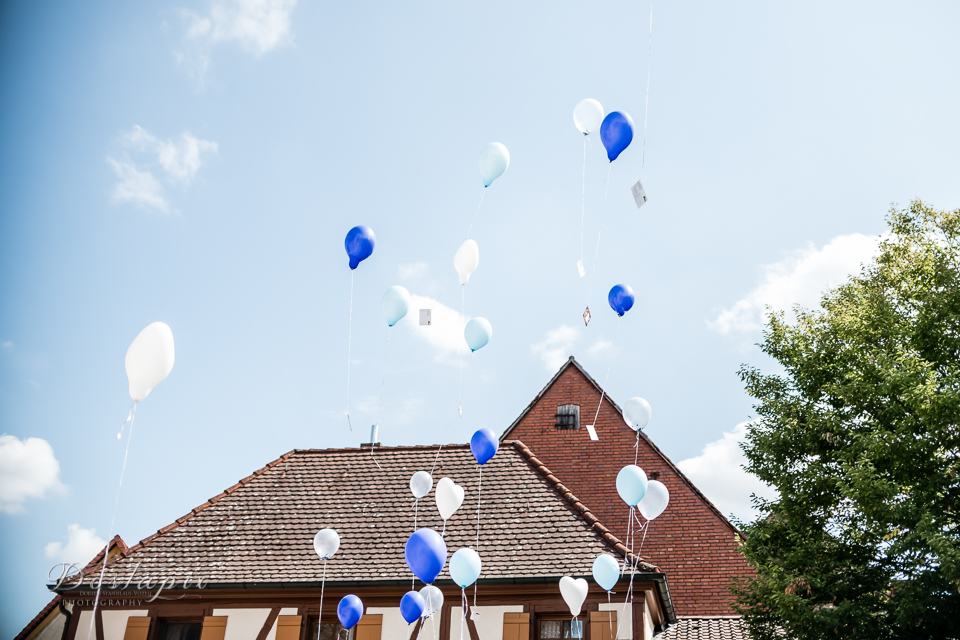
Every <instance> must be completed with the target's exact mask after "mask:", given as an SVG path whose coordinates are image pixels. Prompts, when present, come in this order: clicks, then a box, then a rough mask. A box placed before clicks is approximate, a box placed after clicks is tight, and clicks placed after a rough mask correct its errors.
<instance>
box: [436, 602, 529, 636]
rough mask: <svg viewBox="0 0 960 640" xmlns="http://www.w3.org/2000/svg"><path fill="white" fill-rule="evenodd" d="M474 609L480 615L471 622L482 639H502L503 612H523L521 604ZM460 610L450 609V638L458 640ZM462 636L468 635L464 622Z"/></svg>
mask: <svg viewBox="0 0 960 640" xmlns="http://www.w3.org/2000/svg"><path fill="white" fill-rule="evenodd" d="M476 610H477V612H478V613H479V614H480V617H479V618H477V619H476V620H474V621H473V624H474V625H476V627H477V635H479V636H480V638H482V640H503V614H505V613H523V605H509V606H505V607H476ZM462 611H463V610H462V608H461V607H453V608H451V609H450V616H451V619H450V640H460V616H461V615H462V613H461V612H462ZM468 611H469V609H468ZM463 637H464V638H469V637H470V632H469V631H468V630H467V624H466V622H464V623H463Z"/></svg>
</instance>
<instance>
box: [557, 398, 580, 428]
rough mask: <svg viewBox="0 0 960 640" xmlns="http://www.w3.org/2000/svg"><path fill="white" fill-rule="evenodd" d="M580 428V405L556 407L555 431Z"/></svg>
mask: <svg viewBox="0 0 960 640" xmlns="http://www.w3.org/2000/svg"><path fill="white" fill-rule="evenodd" d="M579 428H580V405H578V404H561V405H560V406H558V407H557V429H564V430H576V429H579Z"/></svg>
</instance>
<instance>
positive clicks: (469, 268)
mask: <svg viewBox="0 0 960 640" xmlns="http://www.w3.org/2000/svg"><path fill="white" fill-rule="evenodd" d="M479 264H480V247H478V246H477V243H476V242H474V241H473V240H470V239H467V240H464V241H463V244H462V245H460V248H459V249H457V255H455V256H453V268H454V269H456V270H457V273H458V274H459V275H460V284H467V283H468V282H470V274H472V273H473V272H474V271H476V270H477V265H479Z"/></svg>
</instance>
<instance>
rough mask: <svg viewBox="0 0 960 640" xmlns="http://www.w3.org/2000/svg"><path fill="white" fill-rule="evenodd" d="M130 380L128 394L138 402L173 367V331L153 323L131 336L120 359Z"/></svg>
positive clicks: (161, 380) (161, 323)
mask: <svg viewBox="0 0 960 640" xmlns="http://www.w3.org/2000/svg"><path fill="white" fill-rule="evenodd" d="M123 364H124V366H125V367H126V369H127V380H129V381H130V397H131V398H133V399H134V400H135V401H137V402H140V401H141V400H143V399H144V398H146V397H147V395H148V394H149V393H150V391H151V390H152V389H153V388H154V387H155V386H157V385H158V384H160V383H161V382H163V379H164V378H166V377H167V376H168V375H169V374H170V371H171V369H173V332H172V331H170V327H168V326H167V325H166V324H165V323H163V322H153V323H151V324H148V325H147V327H146V328H145V329H144V330H143V331H141V332H140V334H139V335H138V336H137V337H136V338H134V339H133V342H132V343H130V347H129V348H128V349H127V357H126V358H124V361H123Z"/></svg>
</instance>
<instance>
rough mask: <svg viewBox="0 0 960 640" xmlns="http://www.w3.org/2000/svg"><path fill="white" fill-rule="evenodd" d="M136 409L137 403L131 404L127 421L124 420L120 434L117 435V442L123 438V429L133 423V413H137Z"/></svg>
mask: <svg viewBox="0 0 960 640" xmlns="http://www.w3.org/2000/svg"><path fill="white" fill-rule="evenodd" d="M136 408H137V401H136V400H134V401H133V402H132V403H130V410H129V411H127V419H126V420H124V421H123V424H121V425H120V433H118V434H117V440H119V439H121V438H122V437H123V428H124V427H126V426H127V425H128V424H130V423H132V422H133V412H134V411H136Z"/></svg>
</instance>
